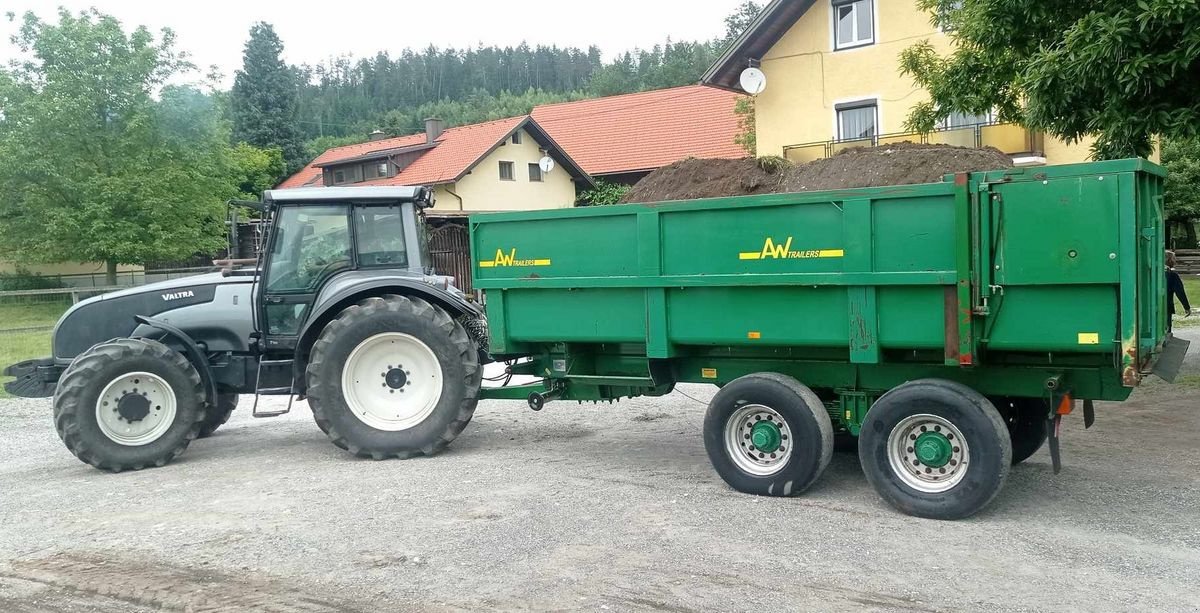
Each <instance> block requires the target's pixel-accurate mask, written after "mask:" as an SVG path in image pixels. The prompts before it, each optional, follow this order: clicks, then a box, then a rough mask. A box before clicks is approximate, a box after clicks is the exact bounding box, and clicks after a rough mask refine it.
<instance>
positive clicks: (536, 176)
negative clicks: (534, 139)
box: [528, 162, 546, 183]
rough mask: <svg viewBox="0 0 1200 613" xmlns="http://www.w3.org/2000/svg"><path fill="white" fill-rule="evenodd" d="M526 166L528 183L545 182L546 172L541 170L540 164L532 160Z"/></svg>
mask: <svg viewBox="0 0 1200 613" xmlns="http://www.w3.org/2000/svg"><path fill="white" fill-rule="evenodd" d="M528 168H529V182H530V183H545V182H546V173H544V172H542V166H541V164H536V163H534V162H530V163H529V166H528ZM535 171H536V172H535Z"/></svg>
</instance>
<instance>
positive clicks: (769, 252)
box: [738, 236, 846, 260]
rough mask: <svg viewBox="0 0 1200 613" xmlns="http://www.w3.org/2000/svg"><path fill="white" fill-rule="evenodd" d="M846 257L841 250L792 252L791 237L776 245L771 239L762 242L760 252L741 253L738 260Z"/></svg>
mask: <svg viewBox="0 0 1200 613" xmlns="http://www.w3.org/2000/svg"><path fill="white" fill-rule="evenodd" d="M844 255H846V252H845V251H843V250H841V249H810V250H807V251H792V237H790V236H789V237H787V241H786V242H783V243H776V242H775V241H774V239H772V238H771V237H769V236H768V237H767V239H766V240H765V241H763V247H762V250H761V251H743V252H741V253H739V254H738V259H739V260H815V259H818V258H840V257H842V256H844Z"/></svg>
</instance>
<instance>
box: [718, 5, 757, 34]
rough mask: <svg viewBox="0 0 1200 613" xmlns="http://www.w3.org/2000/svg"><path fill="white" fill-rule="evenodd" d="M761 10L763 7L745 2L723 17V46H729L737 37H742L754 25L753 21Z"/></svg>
mask: <svg viewBox="0 0 1200 613" xmlns="http://www.w3.org/2000/svg"><path fill="white" fill-rule="evenodd" d="M762 10H763V5H761V4H759V3H757V2H753V1H751V0H746V1H745V2H742V3H741V4H739V5H738V6H737V8H736V9H733V12H732V13H730V14H729V15H728V16H727V17H725V38H724V39H722V41H721V42H722V44H723V45H730V44H732V43H733V41H734V40H735V39H737V37H739V36H741V35H742V32H745V31H746V29H747V28H749V27H750V24H752V23H754V19H755V18H757V17H758V14H759V13H761V12H762Z"/></svg>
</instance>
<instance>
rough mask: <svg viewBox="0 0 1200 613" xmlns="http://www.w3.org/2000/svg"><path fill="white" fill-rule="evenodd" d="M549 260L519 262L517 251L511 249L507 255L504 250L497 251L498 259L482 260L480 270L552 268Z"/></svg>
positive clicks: (539, 259)
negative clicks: (532, 267) (525, 267)
mask: <svg viewBox="0 0 1200 613" xmlns="http://www.w3.org/2000/svg"><path fill="white" fill-rule="evenodd" d="M550 264H551V262H550V259H549V258H537V259H532V260H518V259H517V250H516V249H511V250H509V252H508V253H505V252H504V250H503V249H497V250H496V257H495V258H493V259H490V260H481V261H480V262H479V267H480V268H513V267H524V266H550Z"/></svg>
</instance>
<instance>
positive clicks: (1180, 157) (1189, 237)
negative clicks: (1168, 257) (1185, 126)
mask: <svg viewBox="0 0 1200 613" xmlns="http://www.w3.org/2000/svg"><path fill="white" fill-rule="evenodd" d="M1162 163H1163V166H1165V167H1166V168H1167V182H1166V191H1165V193H1164V198H1163V202H1164V205H1165V206H1166V213H1167V239H1168V241H1169V244H1170V245H1171V246H1172V247H1176V248H1180V249H1195V248H1197V237H1196V221H1197V220H1200V138H1168V139H1164V140H1163V142H1162Z"/></svg>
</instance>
